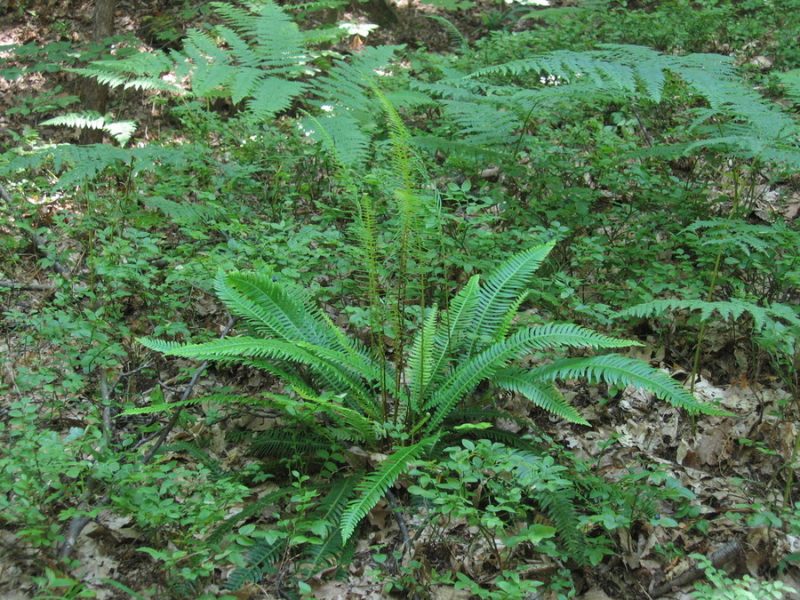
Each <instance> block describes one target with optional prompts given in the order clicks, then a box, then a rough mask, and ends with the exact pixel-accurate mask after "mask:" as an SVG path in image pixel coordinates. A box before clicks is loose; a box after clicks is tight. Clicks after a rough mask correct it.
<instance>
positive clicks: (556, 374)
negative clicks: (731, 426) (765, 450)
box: [529, 354, 731, 416]
mask: <svg viewBox="0 0 800 600" xmlns="http://www.w3.org/2000/svg"><path fill="white" fill-rule="evenodd" d="M529 376H530V377H531V378H532V379H535V380H538V381H542V382H545V381H555V380H557V379H587V380H589V381H590V382H598V381H605V382H606V383H608V384H610V385H616V386H619V385H624V386H633V387H637V388H643V389H646V390H649V391H651V392H653V393H654V394H655V395H656V397H658V398H660V399H662V400H665V401H667V402H669V403H670V404H672V405H673V406H675V407H677V408H682V409H683V410H685V411H686V412H688V413H690V414H697V413H702V414H707V415H721V416H731V414H730V413H729V412H727V411H725V410H722V409H720V408H718V407H716V406H713V405H711V404H707V403H705V402H700V401H699V400H697V399H696V398H695V397H694V396H692V394H690V393H689V392H688V391H686V390H685V389H684V388H683V387H681V386H680V385H679V384H678V383H677V382H676V381H675V380H674V379H672V378H671V377H669V376H668V375H665V374H664V373H662V372H661V371H659V370H657V369H654V368H653V367H651V366H650V365H648V364H647V363H645V362H643V361H641V360H636V359H633V358H628V357H626V356H620V355H618V354H606V355H601V356H592V357H589V358H564V359H561V360H557V361H555V362H553V363H551V364H549V365H545V366H542V367H537V368H535V369H532V370H531V371H529Z"/></svg>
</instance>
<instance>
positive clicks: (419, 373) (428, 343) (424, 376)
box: [408, 306, 439, 412]
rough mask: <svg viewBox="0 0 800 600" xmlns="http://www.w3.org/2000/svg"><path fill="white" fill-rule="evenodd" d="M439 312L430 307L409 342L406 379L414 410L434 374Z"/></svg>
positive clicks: (420, 401) (420, 402)
mask: <svg viewBox="0 0 800 600" xmlns="http://www.w3.org/2000/svg"><path fill="white" fill-rule="evenodd" d="M438 316H439V313H438V311H437V309H436V306H434V307H433V308H431V310H430V312H429V314H428V316H427V318H426V319H425V322H424V323H423V324H422V327H420V328H419V331H418V332H417V335H416V337H415V338H414V340H413V342H412V343H411V351H410V352H409V356H408V365H409V369H408V381H409V385H410V387H411V391H410V397H411V408H412V410H414V411H415V412H416V409H417V407H418V406H421V405H422V400H423V393H424V391H425V389H426V388H427V387H428V384H429V383H430V382H431V379H432V378H433V375H434V374H435V371H434V369H435V368H436V366H435V357H434V349H435V347H436V346H435V340H436V329H437V324H438Z"/></svg>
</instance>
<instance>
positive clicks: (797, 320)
mask: <svg viewBox="0 0 800 600" xmlns="http://www.w3.org/2000/svg"><path fill="white" fill-rule="evenodd" d="M781 306H782V305H778V307H777V310H776V308H772V307H764V306H758V305H756V304H753V303H751V302H745V301H744V300H739V299H732V300H728V301H716V302H707V301H704V300H678V299H669V300H654V301H652V302H644V303H642V304H637V305H636V306H631V307H630V308H627V309H625V310H622V311H620V312H619V313H617V318H622V319H624V318H631V317H634V318H640V319H645V318H648V317H656V316H659V317H660V316H665V315H667V314H668V313H669V312H673V311H679V310H685V311H692V312H699V313H700V315H699V316H700V320H701V321H708V320H709V319H711V318H712V317H713V316H714V314H717V315H719V316H720V317H721V318H722V319H730V320H732V321H736V320H738V319H740V318H741V316H742V315H743V314H748V315H750V318H751V319H752V320H753V327H754V329H755V330H756V331H757V332H760V331H762V330H763V329H764V328H765V327H767V325H769V324H770V323H771V322H774V321H776V320H784V321H786V322H787V323H788V324H789V325H792V326H795V327H797V326H800V317H798V316H797V315H796V314H794V313H793V312H792V311H791V310H789V311H786V310H782V309H781V308H780V307H781Z"/></svg>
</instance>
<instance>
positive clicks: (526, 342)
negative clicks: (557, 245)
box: [141, 243, 721, 542]
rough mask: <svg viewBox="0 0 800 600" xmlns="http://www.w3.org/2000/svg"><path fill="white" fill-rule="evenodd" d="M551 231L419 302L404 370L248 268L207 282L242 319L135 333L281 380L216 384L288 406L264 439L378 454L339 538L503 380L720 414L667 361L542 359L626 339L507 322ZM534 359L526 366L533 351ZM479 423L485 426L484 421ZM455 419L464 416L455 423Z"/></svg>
mask: <svg viewBox="0 0 800 600" xmlns="http://www.w3.org/2000/svg"><path fill="white" fill-rule="evenodd" d="M552 248H553V244H552V243H549V244H546V245H543V246H539V247H536V248H532V249H530V250H526V251H523V252H520V253H518V254H516V255H514V256H512V257H510V258H509V259H507V260H506V261H505V262H504V263H503V264H501V265H500V266H499V267H498V268H497V270H496V271H494V272H493V273H491V274H490V275H489V276H487V277H486V278H485V279H482V278H481V277H480V276H477V275H476V276H473V277H472V278H471V279H470V280H469V282H468V283H467V284H466V285H465V286H464V287H463V288H462V289H461V291H460V292H458V294H456V295H455V297H453V299H452V300H451V302H450V303H449V307H448V309H447V310H443V311H439V310H438V309H437V308H436V307H435V306H434V307H431V308H429V309H428V310H427V314H426V315H425V317H424V321H423V323H422V324H421V326H420V327H419V330H418V331H417V333H416V336H415V337H414V339H413V340H410V341H409V343H408V345H407V346H406V347H405V348H398V349H396V351H400V352H405V358H404V361H403V362H402V364H403V365H404V370H403V372H401V373H398V372H397V371H396V363H395V362H394V361H389V360H386V359H382V358H381V357H380V356H379V355H378V354H377V353H376V352H374V351H373V350H371V349H370V348H367V347H365V346H364V345H363V344H362V343H360V342H359V341H357V340H355V339H352V338H350V337H348V336H347V335H346V334H345V333H344V332H342V331H341V330H340V329H339V328H337V327H336V326H335V325H334V324H333V323H332V321H331V320H330V318H329V317H328V316H327V315H326V314H325V313H324V312H323V311H322V310H320V309H319V308H318V307H317V306H316V305H315V304H314V303H313V301H312V299H311V297H310V296H309V295H308V294H307V293H306V292H305V291H304V290H302V289H300V288H298V287H296V286H294V285H290V284H285V283H279V282H275V281H273V280H272V278H271V277H268V276H263V275H259V274H252V273H230V274H228V275H225V276H221V277H220V278H219V279H218V280H217V293H218V295H219V297H220V299H221V300H222V301H223V302H224V303H225V305H226V306H227V307H228V309H229V310H230V311H231V313H232V314H234V315H236V316H238V317H240V318H241V320H242V322H243V323H244V324H245V325H246V327H247V329H248V330H249V334H248V335H241V336H238V337H233V338H229V339H224V340H218V341H213V342H208V343H202V344H178V343H174V342H167V341H161V340H156V339H142V340H141V342H142V343H143V344H144V345H145V346H147V347H148V348H151V349H153V350H156V351H159V352H162V353H165V354H168V355H171V356H179V357H183V358H191V359H196V360H209V361H217V362H220V363H223V364H233V363H235V364H242V365H247V366H249V367H253V368H256V369H261V370H263V371H265V372H267V373H269V374H271V375H273V376H275V377H276V378H277V379H279V380H281V381H282V382H283V384H284V389H283V391H281V392H279V393H276V392H265V393H263V394H261V395H260V396H258V397H256V398H243V397H224V398H225V399H226V400H228V401H234V402H246V403H248V404H252V403H258V404H262V405H264V406H272V407H277V408H279V409H281V410H282V411H284V414H285V415H286V424H285V425H283V426H277V427H275V428H273V429H272V430H270V431H267V432H265V433H263V434H260V435H258V436H256V437H255V439H254V440H253V443H254V445H255V446H256V447H258V448H260V449H261V450H262V451H267V452H273V453H282V454H289V455H296V454H298V453H303V452H305V451H308V450H313V449H314V448H316V447H322V448H325V447H331V446H332V445H336V444H341V443H346V444H348V445H353V444H355V445H358V446H361V447H363V448H367V449H370V450H372V451H380V452H384V453H386V454H387V458H386V459H385V460H383V461H382V462H381V463H380V464H379V465H378V466H377V467H376V469H375V470H374V471H373V472H371V473H368V474H367V475H365V476H363V477H362V478H361V479H358V480H353V482H352V492H353V494H352V498H351V499H350V500H349V502H348V503H347V505H346V507H344V509H343V510H342V511H340V512H337V515H336V516H337V518H338V519H339V525H338V530H337V531H336V532H335V534H332V535H335V536H338V538H337V539H338V540H339V541H340V542H346V541H347V540H348V539H349V538H351V536H353V534H354V532H355V530H356V528H357V526H358V524H359V522H360V521H361V520H362V519H363V518H364V517H365V516H366V515H367V514H368V513H369V511H370V510H371V509H372V508H373V507H374V506H375V505H376V504H377V503H378V502H379V501H380V499H381V498H382V497H383V496H384V495H385V494H386V493H387V491H389V490H390V489H391V487H392V486H393V485H394V483H395V481H396V480H397V479H398V478H399V477H400V476H401V475H402V474H403V473H405V472H406V471H407V470H408V467H409V465H410V464H411V463H412V462H413V461H414V460H416V459H419V458H422V457H425V456H430V455H431V452H432V450H433V449H434V448H435V447H437V445H438V444H439V443H440V442H441V441H442V440H444V439H445V438H447V437H452V436H457V435H459V431H461V429H460V428H459V427H460V426H464V425H465V422H464V420H463V416H460V415H463V414H465V412H464V409H470V408H473V409H476V408H477V409H479V410H478V411H475V413H474V414H476V417H477V420H478V421H479V422H482V421H484V420H485V418H482V417H483V415H482V412H481V411H487V412H486V413H485V415H486V418H491V417H490V416H489V415H491V414H492V413H491V409H492V407H493V406H494V404H495V400H494V398H495V394H492V393H489V392H487V391H485V390H482V391H481V392H480V393H476V392H477V390H478V389H479V386H481V384H484V383H486V384H489V385H490V386H492V387H493V388H494V389H496V390H497V391H498V393H500V392H502V391H508V392H513V393H515V394H518V395H519V396H521V397H523V398H526V399H527V400H529V401H530V403H531V406H532V407H536V408H540V409H542V410H545V411H547V412H549V413H551V414H552V415H554V416H556V417H559V418H562V419H564V420H565V421H568V422H571V423H576V424H581V425H587V424H588V423H587V421H586V420H585V419H584V418H583V417H582V416H581V414H580V412H579V411H578V410H577V409H576V408H574V407H573V406H572V405H570V404H569V403H568V402H567V401H566V400H565V398H564V397H563V396H562V395H561V393H560V392H559V391H558V389H557V387H556V386H555V385H554V382H556V381H557V380H561V379H573V378H585V379H588V380H590V381H604V382H607V383H609V384H612V385H615V386H627V385H632V386H636V387H642V388H646V389H649V390H652V391H653V392H654V394H655V395H656V396H658V397H659V398H661V399H663V400H666V401H667V402H670V403H671V404H673V405H675V406H678V407H680V408H682V409H685V410H686V411H688V412H690V413H708V414H721V411H719V410H718V409H717V408H715V407H713V406H710V405H708V404H703V403H700V402H698V401H697V400H696V399H695V398H694V397H693V396H692V395H691V394H690V393H689V392H687V391H686V390H684V389H683V388H682V387H681V386H680V385H679V384H678V383H676V382H675V381H674V380H673V379H671V378H670V377H669V376H667V375H666V374H664V373H662V372H661V371H658V370H656V369H654V368H652V367H650V366H649V365H647V364H646V363H644V362H642V361H639V360H635V359H632V358H628V357H625V356H623V355H617V354H605V355H599V356H590V357H583V358H558V359H557V360H554V361H552V360H551V361H548V360H545V359H546V358H547V357H549V356H551V355H552V353H553V352H557V351H559V350H562V351H563V350H568V349H616V348H623V347H626V346H631V345H636V342H633V341H630V340H624V339H618V338H614V337H610V336H607V335H604V334H601V333H598V332H595V331H591V330H589V329H586V328H584V327H580V326H578V325H572V324H543V325H536V326H532V327H516V326H515V317H516V314H517V311H518V310H519V308H520V306H521V305H522V303H523V302H524V301H525V299H526V297H527V295H528V291H529V288H530V286H531V285H532V282H533V278H534V273H535V271H536V269H537V268H538V267H539V265H540V264H541V263H542V261H543V260H544V259H545V258H546V257H547V255H548V253H549V252H550V250H551V249H552ZM532 356H533V357H536V358H537V360H535V361H534V362H535V364H536V366H534V367H530V366H525V364H527V362H528V359H529V357H532ZM484 426H486V427H487V428H486V429H482V430H483V431H484V433H485V434H486V436H491V433H492V432H491V430H493V429H494V425H493V424H492V423H489V424H485V423H484ZM462 429H463V427H462Z"/></svg>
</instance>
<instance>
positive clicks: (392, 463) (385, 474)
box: [340, 436, 437, 542]
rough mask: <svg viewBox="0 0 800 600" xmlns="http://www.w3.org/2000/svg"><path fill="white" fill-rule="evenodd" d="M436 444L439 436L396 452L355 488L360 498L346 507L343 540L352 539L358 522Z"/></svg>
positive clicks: (342, 521)
mask: <svg viewBox="0 0 800 600" xmlns="http://www.w3.org/2000/svg"><path fill="white" fill-rule="evenodd" d="M436 440H437V437H436V436H433V437H428V438H425V439H423V440H421V441H419V442H417V443H416V444H413V445H411V446H406V447H404V448H398V449H396V450H395V451H394V452H393V453H392V454H391V455H390V456H389V457H388V458H387V459H386V460H384V461H383V462H382V463H381V465H380V466H379V467H378V470H377V471H375V472H374V473H372V474H370V475H368V476H367V477H365V478H364V479H363V480H362V481H361V482H359V483H358V485H356V489H355V493H356V496H357V497H356V498H355V499H354V500H352V501H351V502H350V503H349V504H348V505H347V508H346V509H345V511H344V513H343V514H342V519H341V525H340V527H341V534H342V540H344V541H345V542H346V541H347V540H349V539H350V537H351V536H352V535H353V533H354V532H355V530H356V527H357V526H358V524H359V522H360V521H361V520H362V519H363V518H364V517H366V516H367V514H368V513H369V511H370V510H372V509H373V508H374V507H375V505H376V504H378V502H379V501H380V500H381V498H383V496H384V495H385V494H386V492H387V490H388V489H389V488H391V487H392V485H394V482H395V481H396V480H397V478H398V477H400V475H402V474H403V472H404V471H405V470H406V469H407V468H408V465H409V463H411V462H412V461H414V460H416V459H417V458H419V456H420V455H421V454H423V453H424V452H425V451H426V450H427V449H429V448H430V447H431V446H432V445H433V444H434V443H435V442H436Z"/></svg>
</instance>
